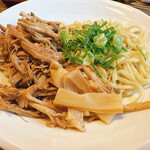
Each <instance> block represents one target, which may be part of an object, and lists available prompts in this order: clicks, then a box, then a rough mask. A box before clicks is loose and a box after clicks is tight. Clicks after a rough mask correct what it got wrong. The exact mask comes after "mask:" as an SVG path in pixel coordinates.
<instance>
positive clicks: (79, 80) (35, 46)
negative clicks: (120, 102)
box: [0, 12, 112, 131]
mask: <svg viewBox="0 0 150 150" xmlns="http://www.w3.org/2000/svg"><path fill="white" fill-rule="evenodd" d="M20 16H22V18H21V19H19V20H18V24H17V25H16V26H13V25H7V27H4V26H2V25H0V29H1V32H0V49H1V53H0V64H1V67H2V68H3V71H4V72H8V74H9V76H8V78H9V81H10V84H11V86H6V85H0V109H2V110H6V111H10V112H13V113H16V114H20V115H24V116H30V117H47V118H49V121H48V123H47V125H48V126H50V127H54V126H59V127H62V128H67V127H73V128H77V129H79V130H80V131H85V128H84V114H85V112H83V111H81V110H76V109H72V108H66V107H59V106H57V105H54V104H53V100H54V98H55V96H56V94H57V90H58V88H65V89H68V90H71V91H73V92H76V93H78V94H83V93H91V92H99V93H111V91H112V88H111V87H110V86H108V85H105V84H104V83H102V81H101V80H100V79H99V78H98V77H97V75H96V73H95V72H94V71H93V69H92V68H91V67H90V66H82V65H72V64H70V62H69V61H68V62H65V59H64V56H63V54H62V52H61V48H62V46H63V45H62V41H61V39H60V37H59V31H60V30H61V29H62V27H61V26H60V24H61V23H60V22H55V21H45V20H42V19H40V18H38V17H37V16H35V15H34V14H33V13H31V14H26V13H25V12H21V13H20ZM86 114H88V115H86V117H88V118H89V120H93V119H95V118H97V115H96V114H94V113H89V112H86ZM91 114H92V115H91Z"/></svg>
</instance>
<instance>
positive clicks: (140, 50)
mask: <svg viewBox="0 0 150 150" xmlns="http://www.w3.org/2000/svg"><path fill="white" fill-rule="evenodd" d="M136 48H137V49H138V50H139V51H140V52H141V54H142V56H143V58H144V60H145V61H146V56H145V55H144V53H143V51H142V49H141V48H140V47H139V46H138V45H136Z"/></svg>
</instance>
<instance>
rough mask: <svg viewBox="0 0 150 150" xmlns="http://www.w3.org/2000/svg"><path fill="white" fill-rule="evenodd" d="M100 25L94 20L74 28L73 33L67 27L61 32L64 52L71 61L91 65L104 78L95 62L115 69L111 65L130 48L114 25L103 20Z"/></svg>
mask: <svg viewBox="0 0 150 150" xmlns="http://www.w3.org/2000/svg"><path fill="white" fill-rule="evenodd" d="M102 22H103V23H102V24H101V25H99V24H98V23H97V22H94V24H92V25H86V26H85V27H84V28H83V29H81V30H77V29H75V30H73V31H72V33H70V34H69V32H68V31H67V30H66V29H62V30H61V31H60V32H59V35H60V38H61V39H62V42H63V48H62V52H63V54H64V56H65V57H66V58H67V59H70V62H71V63H78V64H83V65H91V67H92V68H93V69H94V71H95V72H96V74H97V75H98V76H99V77H100V78H102V76H101V74H100V73H99V71H98V70H97V68H96V66H95V64H100V65H101V67H103V68H109V69H114V67H113V66H112V65H111V64H112V63H113V62H114V61H116V64H117V59H118V58H120V57H123V55H120V53H121V52H122V51H125V52H127V50H128V48H125V47H124V45H123V38H122V37H121V36H120V35H117V34H116V33H117V31H116V30H115V28H114V27H108V26H107V21H103V20H102Z"/></svg>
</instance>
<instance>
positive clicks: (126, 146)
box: [0, 0, 150, 150]
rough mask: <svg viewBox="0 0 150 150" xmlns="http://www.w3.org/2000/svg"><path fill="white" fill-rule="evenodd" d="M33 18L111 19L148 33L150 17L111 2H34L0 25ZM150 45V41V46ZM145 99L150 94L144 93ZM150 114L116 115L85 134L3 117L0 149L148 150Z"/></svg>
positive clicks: (0, 115)
mask: <svg viewBox="0 0 150 150" xmlns="http://www.w3.org/2000/svg"><path fill="white" fill-rule="evenodd" d="M22 10H23V11H25V12H27V13H28V12H31V11H32V12H34V13H35V14H36V15H37V16H39V17H41V18H42V19H47V20H62V21H64V22H66V23H72V22H73V21H74V20H79V21H83V20H87V19H92V20H96V19H101V18H103V19H108V18H109V17H111V18H112V20H119V21H120V22H122V23H123V24H124V25H129V24H138V25H140V26H142V27H143V29H144V30H146V32H147V33H148V34H149V33H150V28H149V25H150V17H149V16H147V15H146V14H144V13H142V12H140V11H138V10H136V9H133V8H131V7H129V6H125V5H122V4H120V3H116V2H112V1H108V0H101V1H100V0H70V1H69V0H68V1H67V0H41V1H40V0H31V1H27V2H24V3H21V4H19V5H16V6H15V7H12V8H10V9H8V10H6V11H4V12H3V13H1V14H0V23H2V24H3V25H6V24H8V23H11V24H16V22H17V19H18V17H19V12H20V11H22ZM148 42H150V38H149V41H148V40H147V43H148ZM146 92H147V96H146V99H148V97H149V96H150V95H148V93H149V92H150V89H149V90H147V91H146ZM149 116H150V110H145V111H139V112H133V113H126V114H123V115H118V116H116V117H115V119H114V120H113V121H112V122H111V123H110V125H105V124H103V123H101V122H100V121H95V122H92V123H90V124H87V123H86V125H85V126H86V132H85V133H81V132H78V131H74V130H64V129H60V128H48V127H46V126H45V121H43V120H40V119H30V118H25V119H26V120H28V121H29V122H28V123H26V122H25V121H23V120H22V119H21V118H20V117H18V116H16V115H13V114H10V113H7V112H3V111H0V146H1V147H3V148H5V149H10V150H13V149H14V150H16V149H24V150H34V149H36V150H50V149H51V150H60V149H61V150H77V149H78V150H100V149H101V150H120V149H121V150H134V149H139V150H142V149H145V150H147V149H150V144H149V143H148V142H149V140H150V119H149Z"/></svg>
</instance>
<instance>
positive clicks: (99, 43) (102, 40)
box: [94, 33, 107, 48]
mask: <svg viewBox="0 0 150 150" xmlns="http://www.w3.org/2000/svg"><path fill="white" fill-rule="evenodd" d="M106 43H107V38H106V36H105V34H104V33H101V34H99V35H98V36H96V37H94V44H95V45H96V47H98V48H103V47H104V46H105V45H106Z"/></svg>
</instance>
